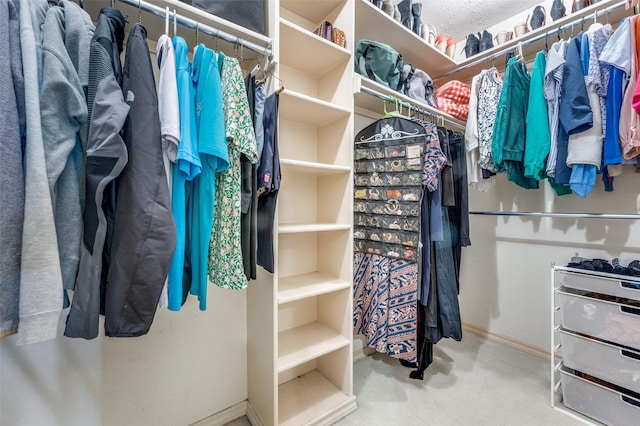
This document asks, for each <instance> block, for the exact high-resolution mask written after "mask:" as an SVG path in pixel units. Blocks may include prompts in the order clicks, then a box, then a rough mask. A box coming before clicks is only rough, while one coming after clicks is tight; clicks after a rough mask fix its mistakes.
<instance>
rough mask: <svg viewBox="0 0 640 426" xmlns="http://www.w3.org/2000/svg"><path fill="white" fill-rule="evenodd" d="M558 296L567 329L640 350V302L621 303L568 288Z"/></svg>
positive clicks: (562, 289) (559, 291) (563, 322)
mask: <svg viewBox="0 0 640 426" xmlns="http://www.w3.org/2000/svg"><path fill="white" fill-rule="evenodd" d="M557 293H558V300H559V303H560V308H561V309H560V313H561V322H562V326H563V327H564V328H565V329H569V330H572V331H576V332H578V333H582V334H586V335H589V336H592V337H596V338H598V339H603V340H606V341H609V342H613V343H617V344H619V345H622V346H628V347H630V348H632V349H635V350H640V306H634V305H637V302H633V301H626V303H619V302H614V301H611V300H605V299H601V298H596V297H592V296H595V295H594V294H593V293H588V292H584V291H581V290H571V289H565V288H561V289H559V290H557ZM613 299H615V298H613ZM629 302H631V303H633V305H632V304H629Z"/></svg>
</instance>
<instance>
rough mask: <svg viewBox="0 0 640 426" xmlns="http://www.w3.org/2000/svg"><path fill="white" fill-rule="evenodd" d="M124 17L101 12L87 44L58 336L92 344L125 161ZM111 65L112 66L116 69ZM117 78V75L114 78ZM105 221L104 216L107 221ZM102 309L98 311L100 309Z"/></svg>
mask: <svg viewBox="0 0 640 426" xmlns="http://www.w3.org/2000/svg"><path fill="white" fill-rule="evenodd" d="M124 25H125V19H124V16H122V14H121V13H120V12H119V11H118V10H117V9H113V8H104V9H102V10H101V13H100V15H99V16H98V21H97V23H96V30H95V33H94V37H93V39H92V40H91V55H90V56H91V66H90V70H89V88H88V99H89V100H90V101H91V102H92V104H91V108H90V111H91V121H90V126H89V138H88V140H87V152H86V157H87V168H86V176H87V183H86V191H87V197H86V200H87V201H86V205H85V209H84V217H83V219H84V232H83V244H82V250H81V252H80V266H79V268H78V277H77V279H76V286H75V290H74V293H73V301H72V304H71V310H70V311H69V316H68V317H67V324H66V328H65V331H64V335H65V336H67V337H82V338H85V339H93V338H95V337H97V336H98V328H99V325H98V323H99V317H100V312H104V301H103V303H102V304H101V299H104V291H105V289H104V284H105V283H103V282H102V278H103V275H106V272H108V270H109V263H108V262H105V261H104V260H105V258H106V259H108V258H109V250H110V248H111V241H110V240H109V241H108V242H107V240H108V238H111V237H112V235H113V216H112V215H113V214H114V212H115V211H116V196H117V190H116V187H115V185H114V184H113V182H114V181H115V179H116V178H117V177H118V176H120V173H122V171H123V170H124V167H125V165H126V164H127V161H128V153H127V147H126V146H125V143H124V141H123V140H122V137H121V135H120V132H121V130H122V128H123V126H124V123H125V120H126V119H127V115H128V113H129V105H127V104H126V103H125V101H124V97H123V95H122V88H121V87H120V84H119V83H118V80H117V78H116V70H120V56H119V54H120V52H119V50H118V48H119V46H120V47H121V46H122V39H117V38H115V37H117V36H116V34H121V35H122V37H124V32H123V31H122V30H123V29H124ZM116 64H117V65H116ZM119 74H120V75H121V73H119ZM108 216H109V217H108ZM101 287H102V288H101ZM101 307H102V308H101Z"/></svg>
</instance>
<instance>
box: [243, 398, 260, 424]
mask: <svg viewBox="0 0 640 426" xmlns="http://www.w3.org/2000/svg"><path fill="white" fill-rule="evenodd" d="M246 403H247V412H246V416H247V418H248V419H249V423H251V426H264V424H263V423H262V421H261V420H260V416H258V413H256V410H255V409H254V408H253V405H251V403H249V401H246Z"/></svg>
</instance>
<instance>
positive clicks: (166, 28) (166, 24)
mask: <svg viewBox="0 0 640 426" xmlns="http://www.w3.org/2000/svg"><path fill="white" fill-rule="evenodd" d="M164 33H165V35H166V36H169V6H167V7H165V8H164Z"/></svg>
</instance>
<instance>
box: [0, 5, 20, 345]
mask: <svg viewBox="0 0 640 426" xmlns="http://www.w3.org/2000/svg"><path fill="white" fill-rule="evenodd" d="M19 6H20V5H19V3H18V1H17V0H9V1H8V2H7V1H3V2H0V57H2V58H5V59H3V60H2V61H0V78H1V79H2V81H1V82H0V117H2V120H0V199H1V200H2V204H0V337H2V336H6V335H8V334H13V333H15V332H16V330H17V328H18V306H19V289H20V254H21V245H22V220H23V214H24V180H23V179H22V143H21V140H20V133H21V132H20V124H21V123H20V121H21V120H20V119H19V115H20V114H19V109H18V105H19V104H20V103H21V104H22V105H24V102H23V101H18V98H19V97H20V96H21V94H23V93H24V79H23V78H22V70H21V69H20V67H21V63H20V61H21V55H20V33H19V30H18V25H17V24H18V20H19V16H18V14H19ZM6 58H8V60H7V59H6Z"/></svg>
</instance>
